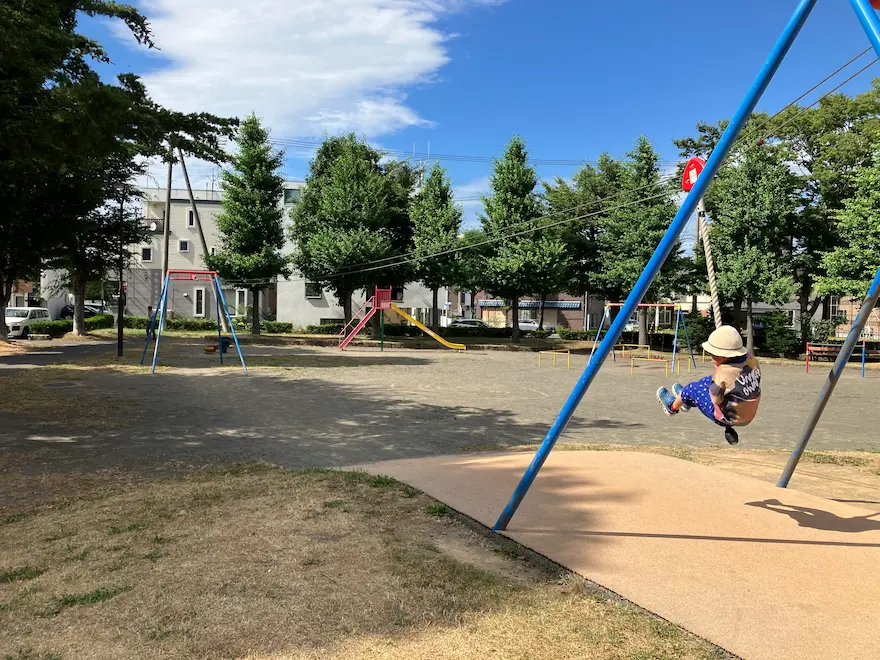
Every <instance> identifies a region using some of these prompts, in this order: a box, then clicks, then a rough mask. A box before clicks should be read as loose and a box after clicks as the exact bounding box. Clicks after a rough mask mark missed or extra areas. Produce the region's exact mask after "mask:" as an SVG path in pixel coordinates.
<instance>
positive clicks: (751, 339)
mask: <svg viewBox="0 0 880 660" xmlns="http://www.w3.org/2000/svg"><path fill="white" fill-rule="evenodd" d="M746 348H747V349H748V350H749V351H751V352H754V350H755V328H754V326H753V325H752V301H751V300H746Z"/></svg>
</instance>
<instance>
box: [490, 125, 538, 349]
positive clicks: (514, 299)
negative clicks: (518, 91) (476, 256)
mask: <svg viewBox="0 0 880 660" xmlns="http://www.w3.org/2000/svg"><path fill="white" fill-rule="evenodd" d="M537 183H538V180H537V177H536V175H535V170H534V169H533V168H532V167H530V166H529V165H528V152H527V151H526V145H525V142H524V141H523V140H522V138H520V137H519V136H515V137H514V138H513V139H512V140H511V141H510V143H508V145H507V147H506V148H505V150H504V155H503V156H502V157H501V159H500V160H496V161H495V165H494V168H493V171H492V177H491V179H490V187H491V191H492V193H491V195H490V196H488V197H483V206H484V207H485V213H484V214H483V215H482V216H481V217H480V221H481V222H482V225H483V230H484V231H485V232H486V234H487V236H489V237H491V238H493V239H497V240H498V242H497V243H494V244H493V245H494V249H493V250H492V254H491V256H489V257H488V258H487V260H486V287H487V289H488V291H489V292H490V293H492V294H493V295H497V296H500V297H502V298H506V299H509V300H510V301H511V305H512V307H513V312H512V321H513V333H512V337H513V342H514V343H519V341H520V332H519V299H520V297H521V296H522V295H524V294H526V293H530V292H531V291H532V286H531V276H530V267H531V265H532V264H531V262H530V255H533V254H534V248H533V246H532V245H531V243H532V242H533V240H534V238H533V237H532V236H531V235H524V236H514V237H511V238H507V237H506V235H507V234H510V233H511V232H518V231H522V230H523V229H526V228H528V224H529V223H531V222H533V221H534V220H535V219H536V218H537V217H538V216H539V215H540V212H541V207H540V202H539V200H538V196H537V194H536V193H535V187H536V185H537ZM511 228H515V229H511Z"/></svg>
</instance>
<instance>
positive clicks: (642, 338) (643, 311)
mask: <svg viewBox="0 0 880 660" xmlns="http://www.w3.org/2000/svg"><path fill="white" fill-rule="evenodd" d="M638 310H639V311H638V312H637V313H638V318H639V343H640V344H641V345H642V346H647V345H648V308H647V307H639V308H638Z"/></svg>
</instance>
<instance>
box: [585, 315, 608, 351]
mask: <svg viewBox="0 0 880 660" xmlns="http://www.w3.org/2000/svg"><path fill="white" fill-rule="evenodd" d="M609 309H610V307H608V305H605V311H603V312H602V320H601V321H599V327H598V328H597V329H596V338H595V339H594V340H593V348H592V349H590V360H589V361H590V362H592V361H593V353H595V352H596V345H597V344H598V343H599V337H601V336H602V328H604V327H605V319H607V318H608V310H609Z"/></svg>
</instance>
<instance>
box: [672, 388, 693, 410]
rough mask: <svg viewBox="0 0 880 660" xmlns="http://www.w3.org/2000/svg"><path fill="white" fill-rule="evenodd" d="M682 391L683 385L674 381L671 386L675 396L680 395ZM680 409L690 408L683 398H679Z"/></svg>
mask: <svg viewBox="0 0 880 660" xmlns="http://www.w3.org/2000/svg"><path fill="white" fill-rule="evenodd" d="M683 391H684V385H682V384H681V383H676V384H675V385H673V386H672V393H673V394H674V395H675V396H677V397H679V396H681V393H682V392H683ZM681 409H682V410H690V409H691V407H690V406H689V405H688V404H686V403H685V402H684V399H682V400H681Z"/></svg>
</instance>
